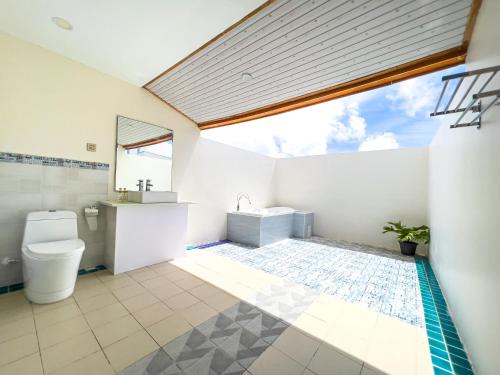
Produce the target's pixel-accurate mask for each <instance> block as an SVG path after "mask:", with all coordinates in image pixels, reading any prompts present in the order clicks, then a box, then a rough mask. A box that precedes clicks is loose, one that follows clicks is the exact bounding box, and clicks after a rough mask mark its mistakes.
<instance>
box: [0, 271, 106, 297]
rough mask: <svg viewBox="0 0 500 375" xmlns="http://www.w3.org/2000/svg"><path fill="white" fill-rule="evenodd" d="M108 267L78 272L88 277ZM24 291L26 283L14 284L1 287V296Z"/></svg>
mask: <svg viewBox="0 0 500 375" xmlns="http://www.w3.org/2000/svg"><path fill="white" fill-rule="evenodd" d="M105 269H106V267H105V266H103V265H98V266H95V267H89V268H82V269H80V270H78V275H79V276H80V275H86V274H88V273H93V272H97V271H101V270H105ZM21 289H24V283H17V284H12V285H7V286H2V287H0V294H5V293H11V292H16V291H18V290H21Z"/></svg>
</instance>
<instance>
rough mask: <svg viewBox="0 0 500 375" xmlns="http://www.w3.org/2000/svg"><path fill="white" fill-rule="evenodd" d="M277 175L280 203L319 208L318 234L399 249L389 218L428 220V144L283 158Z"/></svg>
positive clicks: (415, 222)
mask: <svg viewBox="0 0 500 375" xmlns="http://www.w3.org/2000/svg"><path fill="white" fill-rule="evenodd" d="M275 179H276V191H275V196H276V201H277V204H278V205H280V206H290V207H294V208H298V209H304V210H312V211H314V214H315V217H314V234H316V235H319V236H324V237H328V238H334V239H339V240H347V241H354V242H359V243H365V244H371V245H376V246H383V247H386V248H389V249H398V243H397V241H396V239H395V237H394V236H393V235H391V234H382V226H383V225H384V223H385V222H386V221H388V220H402V221H403V222H404V223H407V224H409V225H421V224H425V223H426V222H427V149H426V148H420V149H401V150H389V151H370V152H360V153H354V154H330V155H322V156H306V157H300V158H293V159H278V160H277V162H276V175H275ZM419 248H420V251H423V250H425V249H424V247H423V246H419Z"/></svg>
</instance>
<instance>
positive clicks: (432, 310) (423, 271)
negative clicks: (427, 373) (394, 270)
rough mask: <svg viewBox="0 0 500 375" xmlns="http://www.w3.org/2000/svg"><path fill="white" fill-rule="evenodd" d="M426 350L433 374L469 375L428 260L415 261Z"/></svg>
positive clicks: (470, 368)
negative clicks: (422, 312)
mask: <svg viewBox="0 0 500 375" xmlns="http://www.w3.org/2000/svg"><path fill="white" fill-rule="evenodd" d="M415 265H416V267H417V274H418V281H419V285H420V294H421V296H422V307H423V309H424V316H425V327H426V330H427V338H428V341H429V351H430V356H431V361H432V366H433V369H434V374H436V375H452V374H455V375H473V374H474V370H473V368H472V366H471V364H470V361H469V359H468V357H467V353H466V352H465V349H464V346H463V345H462V341H461V340H460V336H459V335H458V332H457V330H456V328H455V324H454V323H453V320H452V318H451V316H450V314H449V311H448V306H447V305H446V301H445V299H444V296H443V293H442V292H441V288H440V287H439V283H438V281H437V279H436V275H435V274H434V271H433V270H432V267H431V265H430V263H429V261H428V260H427V259H425V258H420V257H417V258H415Z"/></svg>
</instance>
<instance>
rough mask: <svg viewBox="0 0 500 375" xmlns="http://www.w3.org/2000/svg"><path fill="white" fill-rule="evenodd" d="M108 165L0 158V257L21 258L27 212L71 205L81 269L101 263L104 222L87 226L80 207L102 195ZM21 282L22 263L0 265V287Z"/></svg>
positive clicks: (106, 191)
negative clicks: (79, 165) (87, 166)
mask: <svg viewBox="0 0 500 375" xmlns="http://www.w3.org/2000/svg"><path fill="white" fill-rule="evenodd" d="M108 173H109V171H106V170H93V169H79V168H66V167H54V166H43V165H30V164H20V163H8V162H0V207H1V209H0V262H1V260H2V259H3V258H4V257H12V258H19V259H20V257H21V242H22V237H23V230H24V220H25V218H26V214H27V213H28V212H31V211H40V210H49V209H57V210H62V209H64V210H71V211H75V212H76V213H77V217H78V234H79V237H80V238H81V239H82V240H84V241H85V252H84V254H83V259H82V263H81V266H80V268H82V267H89V266H95V265H98V264H102V263H103V254H104V242H105V241H104V221H103V215H100V216H99V226H98V230H97V231H95V232H91V231H90V230H89V229H88V226H87V223H86V221H85V217H84V216H83V208H84V207H88V206H90V205H92V204H95V203H96V202H98V201H101V200H106V198H107V193H108ZM21 281H22V272H21V263H17V264H11V265H1V264H0V286H5V285H10V284H14V283H17V282H21Z"/></svg>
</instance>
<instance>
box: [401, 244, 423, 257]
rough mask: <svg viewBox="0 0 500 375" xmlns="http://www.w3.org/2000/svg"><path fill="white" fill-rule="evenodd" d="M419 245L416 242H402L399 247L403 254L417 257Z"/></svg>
mask: <svg viewBox="0 0 500 375" xmlns="http://www.w3.org/2000/svg"><path fill="white" fill-rule="evenodd" d="M417 245H418V243H416V242H410V241H407V242H400V243H399V247H400V248H401V254H403V255H410V256H413V255H415V251H417Z"/></svg>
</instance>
